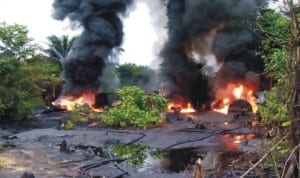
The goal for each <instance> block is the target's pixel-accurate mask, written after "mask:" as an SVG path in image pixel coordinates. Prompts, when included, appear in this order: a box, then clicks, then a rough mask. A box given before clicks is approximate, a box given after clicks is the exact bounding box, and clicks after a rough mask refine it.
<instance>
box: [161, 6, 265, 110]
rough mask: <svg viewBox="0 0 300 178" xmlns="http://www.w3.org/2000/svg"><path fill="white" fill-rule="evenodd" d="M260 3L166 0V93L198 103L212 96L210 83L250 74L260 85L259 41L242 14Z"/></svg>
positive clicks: (221, 83) (246, 77)
mask: <svg viewBox="0 0 300 178" xmlns="http://www.w3.org/2000/svg"><path fill="white" fill-rule="evenodd" d="M263 4H264V1H263V0H213V1H212V0H180V1H179V0H169V2H168V4H167V14H168V18H169V22H168V30H169V31H168V32H169V39H168V42H167V43H166V44H165V47H164V48H163V50H162V52H161V55H162V57H163V62H162V64H161V68H162V74H163V75H164V77H165V85H166V86H165V87H166V88H168V90H169V93H170V97H173V98H176V97H178V96H181V97H184V98H186V99H187V100H191V101H192V102H193V104H194V105H199V104H201V103H205V101H207V100H208V98H209V97H210V96H209V94H210V93H209V88H210V87H209V84H210V83H211V84H212V91H213V92H214V91H216V90H217V89H220V88H222V87H226V86H225V85H226V84H227V83H228V82H231V81H246V80H248V81H249V82H251V83H253V85H256V86H255V87H258V83H259V80H258V77H257V75H256V74H255V72H258V71H259V70H260V69H261V68H259V67H258V66H262V63H260V60H259V57H258V56H257V55H256V54H255V48H256V45H257V44H258V43H257V42H258V41H257V38H256V36H255V35H254V33H253V32H252V31H251V30H249V29H248V28H247V25H246V24H247V23H245V20H246V19H247V18H248V17H249V16H250V15H251V14H253V13H255V12H256V10H257V8H259V7H260V6H262V5H263ZM252 71H254V72H252ZM203 73H204V74H206V75H207V77H205V76H204V75H203ZM208 79H212V80H213V81H208Z"/></svg>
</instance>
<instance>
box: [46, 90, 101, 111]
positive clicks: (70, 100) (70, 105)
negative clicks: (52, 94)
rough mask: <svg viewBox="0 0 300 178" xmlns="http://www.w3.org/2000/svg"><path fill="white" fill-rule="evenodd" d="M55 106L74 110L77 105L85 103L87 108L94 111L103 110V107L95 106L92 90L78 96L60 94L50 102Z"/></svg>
mask: <svg viewBox="0 0 300 178" xmlns="http://www.w3.org/2000/svg"><path fill="white" fill-rule="evenodd" d="M52 104H53V105H55V106H59V107H61V108H63V109H66V110H68V111H71V110H74V109H75V108H76V107H78V106H82V105H84V104H87V105H88V106H89V108H90V109H91V110H92V111H94V112H103V108H95V107H94V105H95V94H94V93H92V92H85V93H83V94H81V96H79V97H77V98H76V97H74V96H61V97H60V98H58V99H57V100H56V101H54V102H53V103H52Z"/></svg>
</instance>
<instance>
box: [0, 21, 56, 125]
mask: <svg viewBox="0 0 300 178" xmlns="http://www.w3.org/2000/svg"><path fill="white" fill-rule="evenodd" d="M31 42H32V40H31V39H30V38H29V37H27V29H26V27H25V26H22V25H17V24H15V25H7V24H5V23H1V24H0V44H1V45H3V46H1V45H0V81H1V85H0V121H4V120H5V121H12V120H22V119H25V118H26V117H27V116H28V115H30V114H31V113H32V110H33V109H34V108H35V107H37V106H40V105H44V102H43V99H44V98H43V97H42V95H43V93H47V92H48V91H49V88H53V87H56V86H57V85H59V84H61V79H59V73H60V70H61V69H60V67H59V64H58V63H55V62H53V61H51V60H49V58H48V57H46V56H43V55H37V54H35V50H36V49H37V45H34V44H31ZM49 86H50V87H49ZM51 91H52V92H53V91H54V92H55V90H51Z"/></svg>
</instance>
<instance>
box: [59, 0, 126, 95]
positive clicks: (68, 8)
mask: <svg viewBox="0 0 300 178" xmlns="http://www.w3.org/2000/svg"><path fill="white" fill-rule="evenodd" d="M131 4H132V0H55V1H54V3H53V8H54V15H53V16H54V18H56V19H58V20H63V19H65V18H70V20H71V21H72V22H73V23H77V25H79V26H81V27H82V28H83V32H82V34H81V35H80V36H79V37H78V38H77V39H76V41H75V43H74V45H73V47H72V51H71V53H70V55H69V56H68V57H67V58H66V59H65V60H64V63H63V70H64V71H63V77H64V79H65V84H64V91H63V94H66V95H78V94H81V92H83V91H85V90H90V91H94V92H97V91H98V90H99V87H100V80H101V75H102V72H103V69H104V67H105V64H106V61H107V60H108V58H109V57H110V55H113V49H114V48H115V47H118V46H120V45H121V44H122V39H123V25H122V21H121V16H122V15H125V14H126V12H127V10H128V8H129V6H130V5H131Z"/></svg>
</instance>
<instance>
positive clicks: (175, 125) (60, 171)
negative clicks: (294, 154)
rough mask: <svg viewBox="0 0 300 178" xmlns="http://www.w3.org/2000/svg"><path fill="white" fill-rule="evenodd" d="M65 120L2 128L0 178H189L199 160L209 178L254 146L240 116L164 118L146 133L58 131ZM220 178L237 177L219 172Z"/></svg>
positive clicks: (44, 117)
mask: <svg viewBox="0 0 300 178" xmlns="http://www.w3.org/2000/svg"><path fill="white" fill-rule="evenodd" d="M69 117H70V113H68V112H58V113H49V114H40V115H37V120H36V121H33V122H31V123H22V124H15V125H14V126H11V125H10V126H6V125H2V126H1V127H2V130H1V132H0V134H1V140H0V145H2V148H1V149H0V158H1V160H0V161H1V162H2V164H3V165H4V168H2V169H0V177H1V178H2V177H3V178H18V177H21V175H22V174H23V173H24V172H26V171H27V172H31V173H33V174H34V175H35V177H37V178H39V177H41V178H50V177H51V178H67V177H94V178H95V177H103V176H105V177H136V178H140V177H143V178H147V177H149V178H153V177H157V178H161V177H170V178H176V177H180V178H181V177H193V175H194V174H195V166H194V163H195V161H196V160H197V159H199V158H201V159H202V160H203V167H204V168H205V169H206V170H207V171H208V172H211V173H209V174H207V175H208V177H209V176H212V175H213V172H215V171H216V170H217V169H220V168H221V167H222V168H224V169H225V168H226V169H227V168H228V165H227V162H226V161H228V160H230V159H234V157H235V156H236V155H239V154H241V153H242V152H244V151H248V150H251V149H257V148H256V147H255V146H257V145H258V144H257V143H258V142H259V139H258V138H256V136H255V134H256V129H255V128H253V127H251V126H250V125H251V124H249V123H251V119H252V117H246V116H242V117H241V116H240V117H233V115H223V114H219V113H214V112H203V113H193V114H175V113H169V114H167V115H166V120H167V123H166V124H164V125H163V126H161V127H159V128H151V129H147V130H123V129H112V128H99V127H94V126H91V125H85V126H79V127H77V128H76V129H75V130H70V131H67V130H62V129H60V128H59V126H60V123H61V122H62V121H63V120H66V119H68V118H69ZM226 166H227V167H226ZM220 177H238V174H237V173H235V172H234V171H225V172H224V173H223V174H222V176H220Z"/></svg>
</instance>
